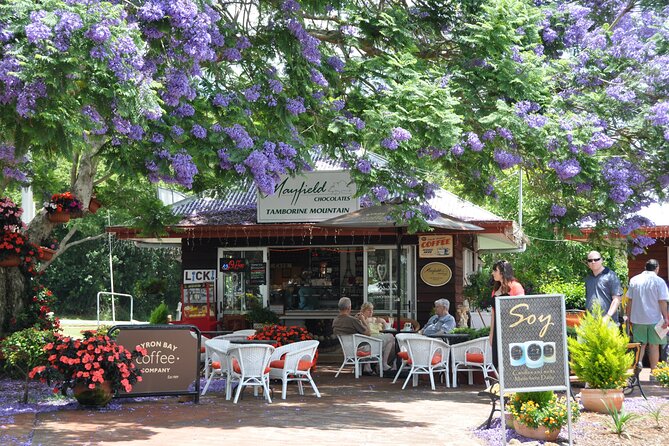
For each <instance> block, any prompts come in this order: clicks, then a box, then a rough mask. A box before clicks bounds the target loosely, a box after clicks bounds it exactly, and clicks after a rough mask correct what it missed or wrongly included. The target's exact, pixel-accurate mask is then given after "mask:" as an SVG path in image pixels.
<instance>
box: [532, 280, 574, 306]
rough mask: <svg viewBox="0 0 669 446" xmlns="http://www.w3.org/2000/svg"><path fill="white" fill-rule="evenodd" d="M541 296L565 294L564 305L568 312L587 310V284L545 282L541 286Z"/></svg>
mask: <svg viewBox="0 0 669 446" xmlns="http://www.w3.org/2000/svg"><path fill="white" fill-rule="evenodd" d="M539 292H540V293H541V294H564V304H565V307H566V308H567V309H568V310H571V309H583V308H585V284H584V283H583V282H579V283H565V282H545V283H543V284H541V285H540V286H539Z"/></svg>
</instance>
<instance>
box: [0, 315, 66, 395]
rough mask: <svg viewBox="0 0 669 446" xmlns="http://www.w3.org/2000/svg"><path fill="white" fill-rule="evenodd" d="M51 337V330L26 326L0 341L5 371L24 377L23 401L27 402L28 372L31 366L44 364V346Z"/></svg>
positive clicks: (51, 339)
mask: <svg viewBox="0 0 669 446" xmlns="http://www.w3.org/2000/svg"><path fill="white" fill-rule="evenodd" d="M53 339H54V334H53V332H50V331H43V330H38V329H36V328H26V329H24V330H20V331H16V332H14V333H12V334H11V335H9V336H8V337H6V338H5V339H3V341H2V343H0V351H1V352H2V355H3V356H4V358H5V369H6V370H7V372H8V373H9V374H10V375H14V374H15V373H18V374H20V376H21V377H22V378H23V379H24V388H23V397H22V400H21V402H23V403H27V402H28V382H29V379H28V373H29V372H30V370H32V369H33V367H37V366H39V365H43V364H46V359H47V358H46V353H45V352H44V346H45V345H46V344H47V343H49V342H51V341H53Z"/></svg>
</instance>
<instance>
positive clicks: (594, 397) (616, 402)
mask: <svg viewBox="0 0 669 446" xmlns="http://www.w3.org/2000/svg"><path fill="white" fill-rule="evenodd" d="M624 400H625V395H624V394H623V390H622V389H588V388H586V389H581V404H583V408H584V409H585V410H589V411H590V412H598V413H609V411H608V409H607V408H606V407H607V406H608V407H609V408H612V407H615V408H616V410H618V411H619V410H620V409H622V407H623V401H624Z"/></svg>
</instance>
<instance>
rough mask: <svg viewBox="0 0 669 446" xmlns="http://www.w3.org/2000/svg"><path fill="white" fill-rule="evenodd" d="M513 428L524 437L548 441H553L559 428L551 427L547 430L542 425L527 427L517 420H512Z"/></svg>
mask: <svg viewBox="0 0 669 446" xmlns="http://www.w3.org/2000/svg"><path fill="white" fill-rule="evenodd" d="M513 428H514V429H515V430H516V432H517V433H518V434H520V435H522V436H523V437H525V438H531V439H533V440H541V441H550V442H553V443H554V442H555V440H557V438H558V436H559V435H560V429H551V430H548V429H546V428H545V427H544V426H539V427H529V426H526V425H524V424H523V423H521V422H519V421H518V420H515V419H514V420H513Z"/></svg>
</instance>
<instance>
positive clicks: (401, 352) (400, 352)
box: [393, 333, 423, 384]
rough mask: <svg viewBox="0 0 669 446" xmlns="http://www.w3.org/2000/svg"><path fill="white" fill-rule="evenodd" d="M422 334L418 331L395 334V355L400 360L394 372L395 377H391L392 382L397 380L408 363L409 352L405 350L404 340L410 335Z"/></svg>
mask: <svg viewBox="0 0 669 446" xmlns="http://www.w3.org/2000/svg"><path fill="white" fill-rule="evenodd" d="M416 336H423V335H421V334H419V333H397V334H396V335H395V340H396V341H397V357H398V358H400V359H401V360H402V363H401V364H400V366H399V368H398V369H397V373H396V374H395V379H393V384H395V383H396V382H397V379H398V378H399V377H400V374H401V373H402V370H403V369H404V366H405V365H407V364H408V363H409V352H408V351H407V344H406V340H407V339H408V338H411V337H416Z"/></svg>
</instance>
